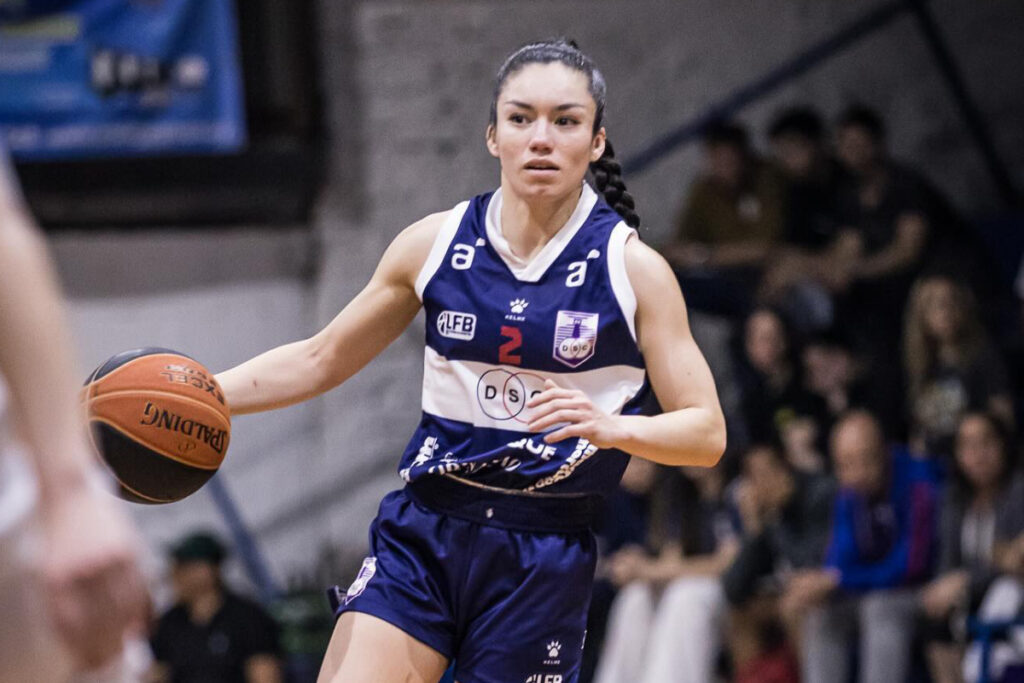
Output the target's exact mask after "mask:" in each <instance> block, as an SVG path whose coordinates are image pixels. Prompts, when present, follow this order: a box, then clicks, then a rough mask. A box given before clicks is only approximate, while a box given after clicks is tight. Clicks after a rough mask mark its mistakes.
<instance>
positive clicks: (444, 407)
mask: <svg viewBox="0 0 1024 683" xmlns="http://www.w3.org/2000/svg"><path fill="white" fill-rule="evenodd" d="M500 215H501V190H500V189H499V190H497V191H495V192H494V193H490V194H484V195H480V196H478V197H475V198H474V199H472V200H470V201H468V202H463V203H462V204H459V205H458V206H456V207H455V209H453V210H452V212H451V214H450V216H449V217H448V219H447V221H446V222H445V224H444V225H443V226H442V228H441V229H440V231H439V233H438V236H437V238H436V241H435V242H434V245H433V247H432V249H431V251H430V254H429V256H428V257H427V261H426V263H425V264H424V267H423V270H422V271H421V272H420V274H419V277H418V278H417V281H416V293H417V295H418V296H419V297H420V299H421V300H422V302H423V307H424V310H425V312H426V348H425V350H424V354H425V356H424V372H423V414H422V419H421V421H420V424H419V427H418V428H417V430H416V432H415V434H414V435H413V437H412V439H411V441H410V442H409V445H408V447H407V448H406V450H405V453H404V455H403V457H402V461H401V464H400V465H399V473H400V474H401V476H402V477H403V479H405V480H406V481H416V480H419V479H421V478H425V477H436V476H448V477H454V478H457V479H459V480H461V481H463V482H466V483H470V484H476V485H483V486H488V487H496V488H499V489H507V490H510V491H517V492H530V493H597V494H602V495H607V494H608V493H610V492H611V491H612V490H613V489H614V487H615V486H616V484H617V483H618V481H619V479H620V477H621V476H622V471H623V470H624V469H625V466H626V463H627V461H628V458H629V456H628V455H626V454H625V453H623V452H621V451H618V450H599V449H598V448H597V447H596V446H594V445H593V444H591V443H589V442H588V441H587V440H586V439H582V438H577V437H569V438H567V439H564V440H563V441H560V442H558V443H554V444H547V443H545V442H544V440H543V434H538V433H531V432H530V431H529V427H528V424H529V422H530V421H531V419H532V415H531V413H532V412H533V410H532V409H530V408H527V407H526V402H527V400H528V399H529V398H530V397H531V396H532V395H534V394H536V393H538V392H539V391H541V390H542V388H543V384H544V380H545V379H548V378H550V379H552V380H553V381H554V382H555V383H556V384H558V385H559V386H561V387H565V388H569V389H580V390H582V391H583V392H584V393H586V394H587V396H589V397H590V399H591V400H592V401H593V402H594V404H595V405H596V406H597V407H598V408H600V409H601V410H603V411H605V412H607V413H612V414H614V413H624V414H634V413H638V412H640V409H641V407H642V406H643V405H644V404H645V403H646V400H647V398H648V394H649V384H648V382H647V374H646V371H645V369H644V362H643V357H642V356H641V354H640V350H639V348H638V347H637V343H636V331H635V327H634V318H635V313H636V297H635V295H634V293H633V290H632V287H631V286H630V283H629V279H628V277H627V276H626V268H625V258H624V248H625V244H626V240H627V239H628V238H629V237H630V236H631V235H632V234H634V231H633V230H632V229H631V228H629V227H627V226H626V224H625V223H623V222H622V219H621V217H620V216H619V215H618V214H617V213H615V211H614V210H613V209H612V208H611V207H609V206H608V205H607V204H606V203H605V202H604V201H603V200H600V199H599V198H598V196H597V194H596V193H595V192H594V191H593V190H591V189H590V187H589V186H588V185H586V184H585V183H584V185H583V191H582V194H581V196H580V200H579V202H578V204H577V206H576V209H575V211H574V212H573V214H572V216H571V217H570V218H569V220H568V222H567V223H566V225H565V226H563V228H562V229H561V230H560V231H559V232H558V233H557V234H556V235H555V236H554V237H553V238H552V239H551V240H550V241H549V242H548V243H547V244H546V245H545V246H544V247H543V248H542V249H541V251H540V252H539V253H538V254H537V255H536V256H535V258H534V259H533V260H532V261H530V262H529V263H523V262H522V261H521V260H519V259H518V258H517V257H516V256H515V255H514V254H513V253H512V251H511V249H510V248H509V246H508V242H507V241H506V240H505V238H504V236H503V235H502V233H501V230H500V228H499V227H498V226H499V225H500ZM555 428H557V427H555ZM555 428H552V430H549V431H553V429H555Z"/></svg>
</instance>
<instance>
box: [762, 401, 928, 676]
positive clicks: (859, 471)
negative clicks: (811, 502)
mask: <svg viewBox="0 0 1024 683" xmlns="http://www.w3.org/2000/svg"><path fill="white" fill-rule="evenodd" d="M831 450H832V458H833V463H834V469H835V472H836V477H837V479H838V482H839V486H840V489H839V493H838V496H837V498H836V503H835V509H834V512H833V519H832V530H831V541H830V543H829V547H828V550H827V553H826V557H825V566H824V567H823V568H821V569H804V570H799V571H796V572H794V575H793V576H792V578H791V579H790V580H789V584H788V587H787V591H786V594H785V595H784V597H783V599H782V601H781V610H782V613H783V615H785V616H786V618H787V619H795V618H800V616H801V615H802V638H801V650H802V653H801V654H802V657H803V672H804V676H803V680H804V683H826V682H828V683H832V682H835V681H846V680H848V667H849V664H850V663H851V662H850V647H851V645H852V644H853V642H854V641H853V638H854V637H855V636H856V637H857V638H858V643H859V647H858V649H857V656H858V662H859V666H858V669H859V671H858V680H859V681H861V682H862V683H892V682H893V681H903V680H904V679H905V677H906V675H907V673H908V671H909V664H910V653H911V647H910V646H911V642H912V639H913V633H914V630H913V626H914V622H915V613H916V609H917V595H916V592H915V591H914V590H913V586H915V585H918V584H920V583H921V582H922V581H924V580H926V579H927V578H928V576H929V573H930V570H931V565H932V560H933V551H934V546H935V529H934V527H935V515H936V513H937V511H936V507H935V505H936V495H937V492H936V488H935V476H934V471H933V469H932V467H931V463H930V462H929V461H925V460H917V459H914V458H912V457H910V455H909V454H908V453H906V452H905V451H902V450H900V449H893V450H892V452H890V450H889V449H887V448H886V445H885V441H884V438H883V435H882V430H881V427H880V425H879V423H878V420H877V419H875V417H874V416H872V415H871V414H870V413H867V412H865V411H854V412H852V413H850V414H848V415H846V416H845V417H843V418H842V419H841V420H840V421H839V422H838V423H837V424H836V426H835V428H834V429H833V432H832V439H831Z"/></svg>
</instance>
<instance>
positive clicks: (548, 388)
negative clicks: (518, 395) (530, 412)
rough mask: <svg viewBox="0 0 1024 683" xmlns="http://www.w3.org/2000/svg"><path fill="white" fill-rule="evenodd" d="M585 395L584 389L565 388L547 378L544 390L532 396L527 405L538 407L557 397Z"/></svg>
mask: <svg viewBox="0 0 1024 683" xmlns="http://www.w3.org/2000/svg"><path fill="white" fill-rule="evenodd" d="M583 395H584V394H583V392H582V391H578V390H576V389H564V388H562V387H560V386H558V385H557V384H555V383H554V381H552V380H550V379H546V380H544V390H543V391H541V392H540V393H539V394H537V395H536V396H534V397H532V398H531V399H530V400H529V401H527V402H526V407H527V408H536V407H537V406H539V405H541V404H543V403H546V402H548V401H552V400H555V399H560V398H571V397H573V396H583Z"/></svg>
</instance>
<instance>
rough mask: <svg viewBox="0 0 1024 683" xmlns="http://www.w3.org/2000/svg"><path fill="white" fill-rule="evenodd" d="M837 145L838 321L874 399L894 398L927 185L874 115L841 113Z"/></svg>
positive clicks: (921, 251) (923, 232)
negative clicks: (893, 155) (895, 155)
mask: <svg viewBox="0 0 1024 683" xmlns="http://www.w3.org/2000/svg"><path fill="white" fill-rule="evenodd" d="M836 142H837V155H838V158H839V161H840V163H841V164H842V165H843V168H844V170H845V173H846V181H845V182H844V183H843V191H842V192H841V193H840V199H839V218H840V221H841V222H842V225H843V226H844V228H843V230H842V231H841V233H840V236H839V237H838V238H837V241H836V249H837V250H839V251H841V252H842V253H843V254H844V259H843V260H842V261H841V263H843V264H845V267H843V268H838V269H836V271H835V273H834V280H835V285H836V286H835V290H836V291H837V292H839V293H840V296H838V297H837V301H836V304H837V319H839V320H842V321H843V322H844V324H846V325H847V326H848V327H849V329H850V330H851V331H854V332H856V334H857V340H856V341H857V343H858V345H859V346H860V348H861V349H862V350H863V351H864V352H865V353H866V360H868V361H869V362H870V363H871V372H870V374H869V377H870V379H871V381H872V382H873V383H874V384H876V385H878V386H876V387H875V392H876V393H878V394H881V393H882V392H883V391H885V390H888V391H891V392H892V393H893V395H895V396H899V395H900V394H901V392H902V387H901V385H900V382H901V381H902V376H903V372H902V369H901V364H900V360H901V359H900V357H899V355H898V354H894V353H892V350H893V349H894V348H898V345H899V330H900V325H901V323H902V320H903V309H904V306H905V303H906V298H907V292H908V291H909V289H910V283H911V282H912V280H913V278H914V276H915V275H916V274H917V272H918V271H919V269H920V266H921V264H922V262H923V260H924V255H925V251H926V246H927V242H928V238H929V230H930V228H931V223H930V220H929V215H928V201H927V197H926V193H925V191H924V183H923V181H922V179H921V177H920V176H919V175H918V174H917V173H915V172H913V171H912V170H910V169H909V168H907V167H905V166H902V165H900V164H897V163H895V162H893V161H892V160H891V159H890V158H889V156H888V153H887V151H886V136H885V126H884V124H883V123H882V120H881V118H880V117H879V116H878V114H876V113H875V112H874V111H872V110H871V109H868V108H866V107H860V106H853V107H850V108H848V109H847V110H846V111H845V112H843V114H842V115H841V116H840V118H839V121H838V125H837V131H836ZM837 263H840V262H837ZM894 378H895V381H893V379H894ZM900 434H902V429H901V430H900Z"/></svg>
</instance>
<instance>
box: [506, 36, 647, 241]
mask: <svg viewBox="0 0 1024 683" xmlns="http://www.w3.org/2000/svg"><path fill="white" fill-rule="evenodd" d="M551 62H559V63H560V64H564V65H565V66H567V67H569V68H570V69H575V70H576V71H579V72H580V73H582V74H584V75H585V76H586V77H587V82H588V84H589V91H590V96H591V97H592V98H594V104H595V105H596V107H597V109H596V112H595V114H594V131H593V132H594V133H597V131H598V130H600V128H601V123H602V121H603V120H604V107H605V101H606V97H607V86H606V85H605V81H604V76H602V75H601V72H600V71H598V69H597V67H596V66H594V62H593V61H592V60H591V59H590V57H588V56H586V55H585V54H583V52H581V51H580V49H579V46H578V45H576V43H575V42H574V41H572V40H569V39H567V38H556V39H554V40H545V41H541V42H537V43H528V44H527V45H524V46H522V47H521V48H519V49H518V50H516V51H515V52H513V53H512V54H511V55H510V56H509V57H508V59H506V60H505V63H504V64H502V65H501V68H500V69H498V75H497V78H495V83H494V96H493V97H492V98H491V116H490V123H491V125H492V126H493V125H496V124H497V122H498V96H499V95H501V90H502V88H504V87H505V82H506V81H507V80H508V79H509V77H510V76H512V75H513V74H515V73H516V72H518V71H519V70H520V69H522V68H523V67H524V66H526V65H528V64H550V63H551ZM590 170H591V172H592V173H593V176H594V185H595V186H596V187H597V191H598V192H600V193H601V194H603V195H604V199H605V201H606V202H608V204H609V206H611V207H612V208H613V209H615V211H616V212H617V213H618V214H619V215H620V216H622V219H623V220H624V221H625V222H626V224H627V225H629V226H630V227H632V228H636V227H638V226H639V225H640V216H639V215H638V214H637V212H636V203H635V202H634V201H633V197H632V195H630V194H629V193H628V192H626V185H625V183H623V182H622V167H621V166H620V165H619V162H617V161H616V160H615V152H614V150H613V149H612V144H611V142H609V141H608V140H607V139H605V147H604V154H602V155H601V158H600V159H598V160H597V161H595V162H594V163H592V164H591V165H590Z"/></svg>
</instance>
